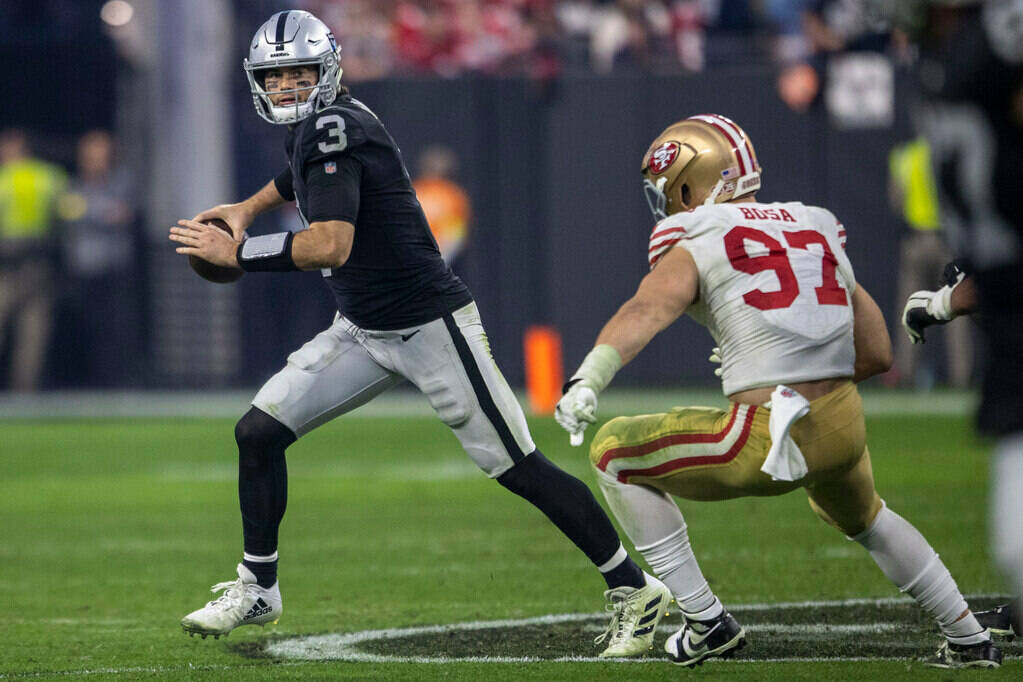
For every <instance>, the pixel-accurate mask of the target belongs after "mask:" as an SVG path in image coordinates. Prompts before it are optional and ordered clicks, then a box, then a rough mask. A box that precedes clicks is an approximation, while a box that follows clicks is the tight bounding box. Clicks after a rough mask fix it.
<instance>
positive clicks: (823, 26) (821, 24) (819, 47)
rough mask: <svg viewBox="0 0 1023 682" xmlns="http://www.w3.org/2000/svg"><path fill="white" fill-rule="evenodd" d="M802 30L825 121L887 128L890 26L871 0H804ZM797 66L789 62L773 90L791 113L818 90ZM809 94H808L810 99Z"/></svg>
mask: <svg viewBox="0 0 1023 682" xmlns="http://www.w3.org/2000/svg"><path fill="white" fill-rule="evenodd" d="M803 30H804V33H805V36H806V40H807V42H808V44H809V49H810V51H811V53H812V54H811V56H810V57H809V60H808V64H809V65H811V66H812V67H813V68H814V69H815V70H816V71H817V76H818V81H819V82H822V83H823V92H824V95H825V101H826V104H827V108H828V113H829V115H830V118H831V121H832V123H833V124H834V125H836V126H838V127H843V128H858V127H859V128H861V127H879V126H888V125H891V123H892V117H893V116H894V70H893V66H892V62H891V60H890V59H889V58H888V56H887V55H886V54H885V53H886V52H887V51H888V48H889V46H890V45H891V43H892V31H891V26H890V25H889V24H888V23H887V21H886V20H885V18H884V17H883V16H882V15H881V14H880V12H878V10H877V6H876V3H875V2H874V1H873V0H810V1H809V2H808V3H807V5H806V7H805V8H804V10H803ZM816 85H817V83H815V82H814V80H813V79H812V78H809V77H808V74H807V72H806V68H805V66H804V65H803V64H790V65H788V66H787V67H786V69H785V70H784V71H783V73H782V75H781V77H780V78H779V82H778V88H779V94H780V95H781V96H782V98H783V99H785V101H786V102H787V103H788V104H789V106H790V107H791V108H793V109H795V110H796V111H803V110H806V109H807V108H809V106H810V104H811V103H812V102H813V101H814V99H816V95H817V94H818V91H819V90H816V88H815V86H816ZM811 94H812V95H813V97H811Z"/></svg>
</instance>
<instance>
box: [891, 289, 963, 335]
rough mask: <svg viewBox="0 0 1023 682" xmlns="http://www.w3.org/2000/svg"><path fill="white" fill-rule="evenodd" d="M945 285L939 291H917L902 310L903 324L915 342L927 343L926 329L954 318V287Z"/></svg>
mask: <svg viewBox="0 0 1023 682" xmlns="http://www.w3.org/2000/svg"><path fill="white" fill-rule="evenodd" d="M953 288H955V287H950V286H944V287H942V288H940V289H938V290H937V291H915V292H913V293H912V294H911V295H910V297H909V300H908V301H906V307H905V308H904V309H903V311H902V326H903V327H904V328H905V329H906V333H907V334H909V338H910V340H912V341H913V343H925V340H924V329H926V328H927V327H930V326H931V325H935V324H945V323H947V322H948V321H949V320H951V319H952V305H951V299H952V289H953Z"/></svg>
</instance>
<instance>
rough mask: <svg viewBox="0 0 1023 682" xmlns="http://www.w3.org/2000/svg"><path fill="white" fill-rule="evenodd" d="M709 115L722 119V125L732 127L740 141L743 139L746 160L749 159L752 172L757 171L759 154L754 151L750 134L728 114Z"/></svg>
mask: <svg viewBox="0 0 1023 682" xmlns="http://www.w3.org/2000/svg"><path fill="white" fill-rule="evenodd" d="M709 115H710V116H712V117H713V118H716V119H717V120H718V121H720V122H721V124H722V125H724V126H726V127H728V128H729V129H731V130H732V131H733V132H734V133H735V136H736V137H737V138H738V139H739V140H740V141H742V146H741V148H742V149H744V150H745V152H746V160H747V161H749V167H750V172H751V173H752V172H754V171H756V170H757V155H756V154H754V153H753V147H752V146H751V145H750V143H749V136H748V135H746V133H745V132H744V131H743V129H742V128H740V127H739V126H738V125H737V124H736V123H735V121H733V120H732V119H730V118H728V117H727V116H722V115H721V114H709Z"/></svg>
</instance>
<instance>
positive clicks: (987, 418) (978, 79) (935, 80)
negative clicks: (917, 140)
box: [920, 0, 1023, 435]
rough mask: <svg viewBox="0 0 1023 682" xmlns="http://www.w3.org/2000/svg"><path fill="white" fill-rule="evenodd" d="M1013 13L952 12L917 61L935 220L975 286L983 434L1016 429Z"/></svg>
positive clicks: (1019, 280)
mask: <svg viewBox="0 0 1023 682" xmlns="http://www.w3.org/2000/svg"><path fill="white" fill-rule="evenodd" d="M1015 4H1016V5H1020V4H1023V0H1016V2H1015ZM1014 9H1015V8H1014V7H1012V6H1011V5H1010V4H1009V3H988V4H985V5H983V6H979V7H972V8H968V9H963V10H960V11H959V13H958V15H957V21H956V22H955V24H954V25H953V26H952V27H951V28H950V29H947V30H946V31H944V32H943V33H942V34H941V35H940V36H936V37H935V38H934V39H932V40H931V41H930V42H929V43H928V44H927V45H925V46H924V49H923V50H922V53H921V64H920V84H921V86H922V89H923V92H924V94H925V96H926V100H925V102H924V109H923V112H922V113H923V117H922V123H923V125H924V132H925V133H926V135H927V138H928V141H929V142H930V145H931V160H932V163H933V164H934V166H935V177H936V178H937V180H938V189H939V197H940V199H941V220H942V225H943V227H945V228H946V229H947V230H948V231H949V236H950V238H951V242H952V244H953V247H954V248H956V250H957V251H958V252H959V253H961V254H965V255H967V256H969V260H970V265H971V268H972V274H973V276H974V278H975V281H976V284H977V290H978V296H979V303H980V307H979V314H978V315H977V316H975V318H974V319H976V320H977V321H978V323H979V324H980V326H981V328H982V329H983V330H984V334H985V336H986V339H987V345H986V348H987V353H986V356H987V357H986V360H987V363H986V366H985V368H984V376H983V386H982V395H981V403H980V409H979V410H978V414H977V425H978V427H979V429H980V430H981V431H982V432H984V433H987V434H991V435H1004V434H1008V433H1019V432H1021V431H1023V393H1021V392H1020V390H1019V379H1020V377H1021V376H1023V356H1021V355H1020V352H1019V349H1020V348H1021V347H1023V191H1020V187H1021V185H1020V172H1019V169H1020V168H1021V167H1023V115H1021V113H1020V102H1021V101H1023V50H1020V48H1019V46H1020V44H1021V43H1023V30H1021V27H1020V24H1019V22H1018V21H1011V20H1009V18H1008V17H1007V16H1002V15H1003V14H1004V12H1005V11H1009V12H1010V13H1011V11H1012V10H1014Z"/></svg>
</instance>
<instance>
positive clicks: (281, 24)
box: [274, 10, 291, 43]
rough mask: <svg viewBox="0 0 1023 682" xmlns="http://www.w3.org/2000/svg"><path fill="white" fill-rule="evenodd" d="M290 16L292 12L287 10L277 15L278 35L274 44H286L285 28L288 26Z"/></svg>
mask: <svg viewBox="0 0 1023 682" xmlns="http://www.w3.org/2000/svg"><path fill="white" fill-rule="evenodd" d="M289 14H291V11H290V10H285V11H284V12H281V13H280V14H278V15H277V35H276V36H275V37H274V42H277V43H283V42H284V28H285V27H286V26H287V25H288V15H289Z"/></svg>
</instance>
